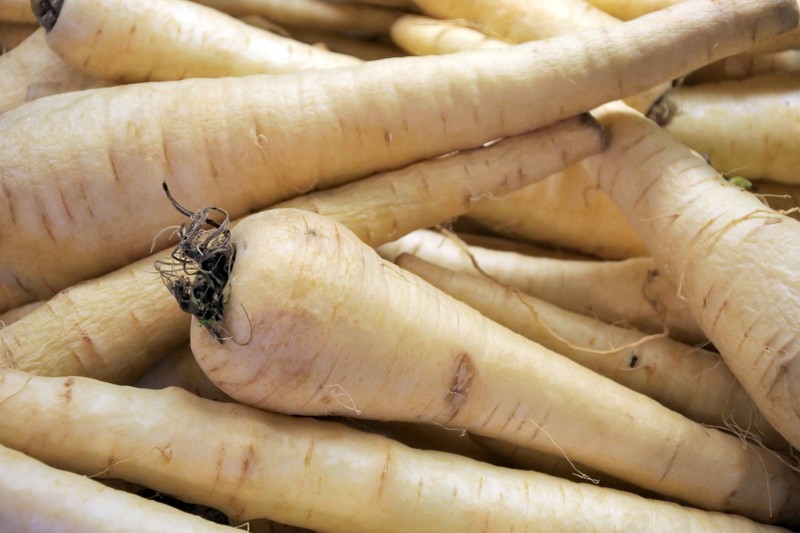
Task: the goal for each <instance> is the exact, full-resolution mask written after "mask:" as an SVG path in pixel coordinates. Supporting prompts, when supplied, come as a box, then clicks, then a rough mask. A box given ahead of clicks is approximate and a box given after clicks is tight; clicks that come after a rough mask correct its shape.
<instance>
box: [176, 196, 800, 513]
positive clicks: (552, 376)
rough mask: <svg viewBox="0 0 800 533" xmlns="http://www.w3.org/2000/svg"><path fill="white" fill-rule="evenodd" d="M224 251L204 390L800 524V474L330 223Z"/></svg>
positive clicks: (205, 348) (283, 222) (241, 237)
mask: <svg viewBox="0 0 800 533" xmlns="http://www.w3.org/2000/svg"><path fill="white" fill-rule="evenodd" d="M233 239H234V242H235V243H236V260H235V262H234V264H233V270H232V272H231V279H232V280H234V281H233V282H232V283H231V285H230V298H229V300H228V303H227V304H226V306H225V309H226V313H227V314H226V317H227V318H226V319H225V320H224V327H225V328H226V330H227V331H228V332H229V333H230V334H231V336H232V338H233V339H235V342H233V341H226V342H222V343H220V342H217V340H215V339H214V338H212V336H211V335H209V333H208V332H207V331H205V330H203V329H200V328H197V327H193V328H192V332H191V337H192V351H193V352H194V353H195V357H196V358H197V360H198V363H200V366H201V367H202V368H203V369H204V370H205V372H206V374H207V375H208V376H209V378H210V379H211V381H212V382H214V383H215V384H216V385H217V386H218V387H219V388H220V389H222V390H223V392H225V393H227V394H228V395H230V396H231V397H233V398H235V399H237V400H239V401H241V402H243V403H247V404H251V405H255V406H258V407H261V408H264V409H268V410H274V411H279V412H284V413H291V414H305V415H322V414H339V415H343V416H349V417H363V418H372V419H378V420H397V421H429V422H433V423H437V424H441V425H444V426H447V427H455V428H463V429H466V430H469V431H472V432H474V433H476V434H480V435H484V436H488V437H494V438H498V439H501V440H506V441H508V442H511V443H513V444H517V445H520V446H528V447H531V448H533V449H538V450H540V451H545V452H549V453H552V454H564V455H566V456H567V457H569V458H570V459H572V460H573V461H576V462H579V463H584V464H586V465H588V466H592V467H595V468H597V469H598V470H601V471H604V472H606V473H608V474H609V475H612V476H615V477H617V478H620V479H622V480H625V481H628V482H630V483H633V484H636V485H639V486H642V487H644V488H647V489H650V490H653V491H654V492H657V493H660V494H663V495H666V496H670V497H673V498H679V499H680V500H682V501H685V502H688V503H690V504H692V505H695V506H698V507H701V508H704V509H709V510H724V511H729V512H733V513H739V514H743V515H745V516H750V517H752V518H755V519H758V520H763V521H769V522H781V521H784V520H789V521H794V520H797V519H800V516H794V515H795V514H796V513H797V512H798V510H799V509H800V474H798V473H797V472H795V471H793V470H792V469H791V468H789V467H788V466H786V465H785V464H784V463H783V462H782V461H781V460H780V459H779V457H778V456H777V455H774V454H773V453H771V452H767V451H765V450H763V449H760V448H757V447H755V446H742V442H741V441H740V440H739V439H738V438H736V437H734V436H732V435H729V434H725V433H723V432H721V431H717V430H713V429H707V428H704V427H703V426H701V425H700V424H697V423H695V422H692V421H690V420H688V419H687V418H685V417H683V416H682V415H679V414H677V413H675V412H673V411H670V410H668V409H667V408H665V407H663V406H662V405H660V404H658V403H657V402H656V401H654V400H652V399H650V398H647V397H646V396H643V395H641V394H639V393H637V392H634V391H632V390H630V389H628V388H626V387H624V386H622V385H619V384H617V383H614V382H613V381H611V380H609V379H607V378H604V377H602V376H600V375H599V374H596V373H594V372H592V371H590V370H588V369H586V368H584V367H582V366H580V365H578V364H577V363H574V362H572V361H570V360H568V359H567V358H565V357H563V356H561V355H558V354H556V353H554V352H551V351H549V350H547V349H545V348H543V347H541V346H539V345H537V344H535V343H533V342H532V341H529V340H528V339H525V338H524V337H522V336H520V335H517V334H515V333H513V332H511V331H509V330H507V329H505V328H503V327H502V326H500V325H498V324H496V323H494V322H492V321H490V320H488V319H486V318H485V317H483V316H482V315H480V314H479V313H478V312H477V311H475V310H474V309H472V308H470V307H469V306H467V305H466V304H464V303H462V302H458V301H456V300H454V299H452V298H451V297H449V296H447V295H446V294H444V293H442V292H441V291H439V290H438V289H435V288H434V287H433V286H431V285H429V284H427V283H426V282H424V281H423V280H421V279H420V278H418V277H416V276H414V275H412V274H411V273H408V272H405V271H403V270H402V269H400V268H399V267H397V266H396V265H394V264H391V263H389V262H386V261H384V260H382V259H381V258H380V257H379V256H378V255H377V253H376V252H375V251H374V250H373V249H371V248H369V247H367V246H366V245H365V244H364V243H363V242H361V241H360V240H359V239H358V238H357V237H356V236H355V235H354V234H353V233H352V232H350V231H348V230H347V229H346V228H345V227H344V226H342V225H341V224H338V223H336V222H335V221H333V220H331V219H329V218H326V217H322V216H319V215H316V214H312V213H307V212H303V211H299V210H294V209H276V210H271V211H267V212H265V213H263V214H261V215H258V216H253V217H249V218H248V219H247V220H245V221H242V222H241V223H240V224H239V225H237V226H236V228H234V230H233ZM298 265H301V267H298ZM631 427H635V428H636V431H631V429H630V428H631ZM699 471H702V472H703V475H702V476H698V472H699ZM767 488H769V490H766V489H767Z"/></svg>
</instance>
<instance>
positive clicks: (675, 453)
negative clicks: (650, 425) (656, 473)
mask: <svg viewBox="0 0 800 533" xmlns="http://www.w3.org/2000/svg"><path fill="white" fill-rule="evenodd" d="M679 448H680V446H675V451H674V452H672V457H670V459H669V463H667V468H666V469H665V470H664V473H663V474H661V477H660V478H659V479H658V481H659V482H661V481H664V478H666V477H667V474H669V471H670V470H672V465H673V463H675V458H676V457H677V456H678V449H679Z"/></svg>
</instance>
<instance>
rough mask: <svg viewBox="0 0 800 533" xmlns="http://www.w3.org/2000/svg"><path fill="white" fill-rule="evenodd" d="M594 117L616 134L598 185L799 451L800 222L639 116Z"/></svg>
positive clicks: (599, 161) (599, 165)
mask: <svg viewBox="0 0 800 533" xmlns="http://www.w3.org/2000/svg"><path fill="white" fill-rule="evenodd" d="M598 116H599V117H600V118H601V120H602V121H603V122H604V124H606V125H607V127H608V128H609V130H610V132H611V135H612V145H611V148H610V149H609V150H608V151H607V152H605V153H604V154H603V156H602V157H598V158H596V159H593V160H592V162H593V163H595V165H596V172H597V174H598V177H599V180H600V184H601V187H603V190H604V191H606V193H607V194H608V195H609V196H610V197H611V198H612V199H613V200H614V201H615V203H616V204H617V205H618V206H619V207H620V208H621V209H622V211H623V212H624V213H625V214H626V217H627V218H628V220H630V221H631V223H632V224H634V225H635V227H636V228H637V231H638V232H639V234H640V235H641V236H642V239H643V240H644V242H645V243H647V245H648V247H649V248H650V249H651V250H652V252H653V257H654V259H655V260H656V262H657V264H658V265H659V268H660V269H661V270H663V272H664V274H665V275H667V276H669V277H670V278H671V279H672V280H673V282H674V283H676V284H677V286H678V288H679V294H681V295H682V298H683V299H684V301H685V302H686V304H687V305H688V306H689V308H690V309H691V311H692V315H693V316H694V317H695V319H696V320H697V323H698V324H699V326H700V327H701V329H702V330H703V331H704V332H705V333H706V334H707V335H708V338H709V340H710V341H711V342H713V343H714V346H716V348H717V349H718V350H719V352H720V353H721V354H722V356H723V357H724V358H725V361H726V363H727V364H728V366H729V367H730V368H731V370H732V371H733V373H734V374H735V375H736V377H737V378H738V379H739V381H740V382H741V383H742V385H743V386H744V388H745V389H746V390H747V391H748V393H749V394H750V396H751V397H752V398H753V400H754V402H755V403H756V405H758V406H759V408H760V409H761V411H762V413H764V415H765V416H766V417H767V419H768V420H769V421H770V422H771V423H772V425H773V426H774V427H775V429H777V430H778V431H779V432H780V433H781V434H782V435H783V436H784V437H785V438H786V439H787V440H788V441H789V442H790V443H791V444H792V445H793V446H794V447H795V448H799V447H800V340H799V339H798V332H800V295H798V291H797V287H800V255H798V253H797V250H798V249H799V248H798V247H799V246H800V222H798V221H797V220H795V219H793V218H791V217H788V216H785V215H783V214H780V213H778V212H776V211H773V210H772V209H770V208H768V207H766V206H765V205H764V204H763V203H761V202H760V201H759V200H758V199H757V198H756V197H755V196H753V195H752V194H750V193H748V192H746V191H744V190H742V189H740V188H738V187H736V186H733V185H731V184H729V183H728V182H726V181H725V180H724V179H723V178H722V177H721V176H720V175H719V174H717V172H716V171H715V170H714V169H713V168H711V167H710V166H709V165H708V164H707V163H706V162H705V160H703V159H702V158H701V157H699V156H697V155H696V154H695V153H693V152H692V151H690V150H689V149H688V148H686V147H685V146H684V145H682V144H680V143H679V142H677V141H676V140H674V139H673V138H672V137H671V135H670V134H669V133H668V132H666V131H664V130H661V129H659V128H658V127H657V126H655V125H654V124H653V123H652V122H650V121H648V120H647V119H645V118H644V117H642V116H641V115H638V114H635V113H633V112H631V111H629V110H622V109H619V108H613V107H609V108H606V109H603V110H601V111H600V112H599V113H598ZM633 168H635V169H636V172H635V173H632V172H630V171H625V169H633Z"/></svg>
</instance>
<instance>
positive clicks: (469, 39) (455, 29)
mask: <svg viewBox="0 0 800 533" xmlns="http://www.w3.org/2000/svg"><path fill="white" fill-rule="evenodd" d="M390 34H391V37H392V41H393V42H394V43H395V44H397V46H399V47H400V48H402V49H404V50H406V51H407V52H409V53H411V54H414V55H418V56H422V55H438V54H450V53H454V52H462V51H464V50H482V49H490V48H503V47H506V46H508V45H509V43H508V42H506V41H504V40H501V39H497V38H494V37H490V36H488V35H486V34H485V33H482V32H480V31H478V30H476V29H473V28H470V27H468V26H466V25H464V24H459V23H458V22H454V21H447V20H437V19H434V18H430V17H424V16H421V15H403V16H402V17H400V18H399V19H397V21H395V23H394V24H392V29H391V33H390Z"/></svg>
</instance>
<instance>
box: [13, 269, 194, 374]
mask: <svg viewBox="0 0 800 533" xmlns="http://www.w3.org/2000/svg"><path fill="white" fill-rule="evenodd" d="M188 323H189V319H188V317H187V315H186V314H185V313H183V312H182V311H181V310H180V309H178V308H177V307H176V306H175V304H174V300H171V297H170V295H169V293H168V292H167V291H166V290H165V289H164V285H163V283H162V282H161V280H160V279H159V277H158V274H156V272H155V269H154V268H153V259H151V258H145V259H143V260H140V261H138V262H136V263H133V264H131V265H129V266H127V267H125V268H124V269H121V270H119V271H116V272H112V273H111V274H108V275H106V276H104V277H102V278H99V279H96V280H91V281H88V282H86V283H81V284H78V285H75V286H73V287H70V288H68V289H64V290H63V291H61V292H60V293H59V294H57V295H56V296H54V297H53V298H51V299H50V300H48V301H47V302H46V303H45V304H44V305H42V306H40V307H38V308H37V309H35V310H34V311H32V312H31V313H29V314H27V315H26V316H24V317H23V318H21V319H20V320H18V321H16V322H14V323H13V324H11V325H9V326H8V327H6V328H3V329H0V367H10V368H17V369H19V370H24V371H27V372H32V373H35V374H39V375H45V376H71V375H76V376H91V377H94V378H97V379H102V380H105V381H110V382H113V383H125V384H130V383H133V382H134V381H136V379H138V378H139V377H140V376H141V375H142V374H143V373H144V372H145V371H146V370H147V369H148V368H149V367H150V366H152V365H153V364H154V363H155V362H156V361H158V359H160V358H161V357H163V356H164V355H165V354H167V353H169V352H170V351H171V350H174V349H176V348H178V347H179V346H180V345H181V344H184V343H185V342H186V332H185V331H183V328H185V327H188Z"/></svg>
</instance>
